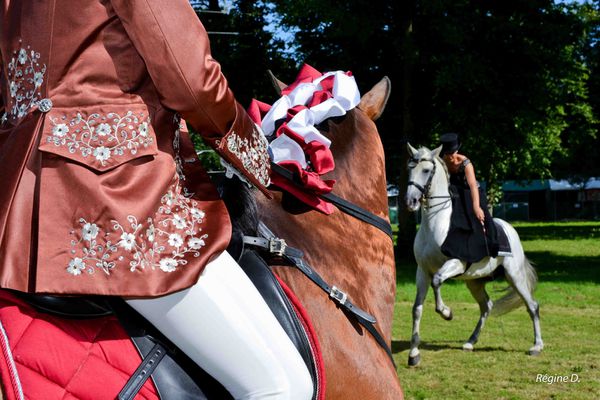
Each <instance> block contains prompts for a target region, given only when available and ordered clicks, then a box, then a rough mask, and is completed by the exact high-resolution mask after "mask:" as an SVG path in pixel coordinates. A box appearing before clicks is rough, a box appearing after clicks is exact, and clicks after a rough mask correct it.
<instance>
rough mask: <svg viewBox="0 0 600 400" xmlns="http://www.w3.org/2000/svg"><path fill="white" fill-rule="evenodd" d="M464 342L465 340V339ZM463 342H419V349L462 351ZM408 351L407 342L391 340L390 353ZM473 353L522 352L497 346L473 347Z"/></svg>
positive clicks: (408, 345)
mask: <svg viewBox="0 0 600 400" xmlns="http://www.w3.org/2000/svg"><path fill="white" fill-rule="evenodd" d="M465 340H466V339H465ZM463 343H464V341H460V340H445V341H439V342H421V343H420V344H419V349H421V350H430V351H441V350H462V345H463ZM409 349H410V341H408V340H392V353H394V354H397V353H401V352H403V351H405V350H409ZM475 351H481V352H492V351H494V352H495V351H503V352H505V353H521V352H522V350H517V349H507V348H505V347H499V346H482V347H479V346H477V345H476V346H475Z"/></svg>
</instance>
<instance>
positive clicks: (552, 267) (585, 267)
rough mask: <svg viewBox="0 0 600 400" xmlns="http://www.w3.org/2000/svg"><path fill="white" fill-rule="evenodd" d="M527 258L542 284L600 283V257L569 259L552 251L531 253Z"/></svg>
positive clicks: (573, 257) (574, 257)
mask: <svg viewBox="0 0 600 400" xmlns="http://www.w3.org/2000/svg"><path fill="white" fill-rule="evenodd" d="M599 245H600V243H599ZM527 258H529V260H530V261H532V262H533V264H534V267H535V269H536V271H537V273H538V277H539V280H540V282H593V283H600V257H584V256H571V257H569V256H563V255H556V254H555V253H552V252H550V251H530V252H527Z"/></svg>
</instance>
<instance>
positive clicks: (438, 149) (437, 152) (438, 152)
mask: <svg viewBox="0 0 600 400" xmlns="http://www.w3.org/2000/svg"><path fill="white" fill-rule="evenodd" d="M442 147H444V146H443V145H441V146H440V147H438V148H437V149H434V150H433V151H432V152H431V154H433V155H434V156H436V157H439V156H440V153H441V152H442Z"/></svg>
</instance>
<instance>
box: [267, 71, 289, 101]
mask: <svg viewBox="0 0 600 400" xmlns="http://www.w3.org/2000/svg"><path fill="white" fill-rule="evenodd" d="M267 76H268V77H269V80H270V81H271V84H272V85H273V87H274V88H275V91H276V92H277V94H278V95H280V96H281V91H282V90H283V89H285V88H286V87H288V85H286V84H285V83H283V82H281V81H280V80H279V79H277V77H276V76H275V75H274V74H273V72H271V70H270V69H268V70H267Z"/></svg>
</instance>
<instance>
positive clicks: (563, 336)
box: [392, 222, 600, 400]
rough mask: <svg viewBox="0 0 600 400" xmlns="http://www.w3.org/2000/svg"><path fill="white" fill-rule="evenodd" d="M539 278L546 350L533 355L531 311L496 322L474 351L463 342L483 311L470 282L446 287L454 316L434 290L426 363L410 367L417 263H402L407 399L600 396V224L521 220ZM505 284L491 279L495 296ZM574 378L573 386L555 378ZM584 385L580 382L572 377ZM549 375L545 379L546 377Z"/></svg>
mask: <svg viewBox="0 0 600 400" xmlns="http://www.w3.org/2000/svg"><path fill="white" fill-rule="evenodd" d="M514 225H515V227H516V229H517V231H518V232H519V235H520V237H521V240H522V241H523V246H524V247H525V252H526V254H527V256H528V258H529V259H530V260H531V261H533V263H534V265H535V267H536V270H537V272H538V275H539V284H538V288H537V290H536V292H535V296H536V299H537V300H538V302H539V303H540V314H541V324H542V335H543V339H544V351H543V352H542V354H541V355H540V356H538V357H531V356H528V355H527V354H526V353H527V350H528V349H529V347H530V346H531V345H532V343H533V328H532V324H531V320H530V318H529V315H528V314H527V312H526V310H525V308H524V307H521V308H519V309H517V310H514V311H512V312H511V313H509V314H506V315H504V316H502V317H497V318H494V317H492V318H490V319H488V321H487V323H486V326H485V328H484V329H483V331H482V333H481V336H480V338H479V342H478V343H477V344H476V345H475V350H474V351H473V352H465V351H463V350H462V348H461V346H462V344H463V342H464V341H465V340H466V339H467V338H468V337H469V335H470V334H471V332H472V330H473V328H474V326H475V324H476V322H477V319H478V317H479V308H478V306H477V304H476V303H475V301H474V300H473V298H472V297H471V295H470V293H469V291H468V290H467V288H466V287H465V285H464V283H462V282H458V281H449V282H447V283H445V284H444V287H443V289H442V290H443V295H444V300H445V302H446V304H447V305H448V306H450V307H452V309H453V312H454V319H453V320H452V321H444V320H442V318H440V317H439V315H437V314H436V313H435V311H434V303H433V293H432V292H431V290H430V291H429V293H428V296H427V300H426V301H425V307H424V312H423V319H422V322H421V346H420V349H421V364H420V365H419V366H418V367H416V368H409V367H408V366H407V360H408V349H409V341H410V336H411V329H412V327H411V325H412V316H411V310H412V304H413V300H414V296H415V292H416V289H415V283H414V275H415V269H416V266H415V264H414V262H412V261H408V260H407V258H408V257H405V259H401V260H400V261H399V262H398V294H397V300H396V301H397V303H396V309H395V318H394V328H393V343H392V347H393V352H394V358H395V360H396V363H397V365H398V376H399V377H400V380H401V382H402V386H403V388H404V392H405V396H406V398H407V399H444V400H454V399H457V400H463V399H478V400H480V399H485V400H487V399H494V400H499V399H569V400H572V399H586V400H587V399H590V400H594V399H600V286H599V284H600V222H564V223H518V224H514ZM505 286H506V283H505V282H504V281H499V282H493V283H491V284H488V286H487V288H488V293H490V296H491V297H492V299H494V298H498V297H500V296H501V294H500V293H498V290H500V289H502V288H503V287H505ZM563 376H567V377H568V379H567V382H553V383H550V381H551V379H553V380H555V381H556V380H557V379H561V378H557V377H563ZM572 377H573V378H575V379H577V377H578V379H579V382H570V380H571V378H572ZM542 379H544V380H545V381H542Z"/></svg>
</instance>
